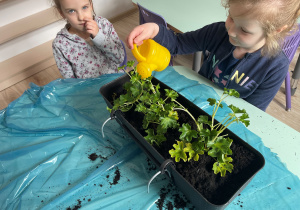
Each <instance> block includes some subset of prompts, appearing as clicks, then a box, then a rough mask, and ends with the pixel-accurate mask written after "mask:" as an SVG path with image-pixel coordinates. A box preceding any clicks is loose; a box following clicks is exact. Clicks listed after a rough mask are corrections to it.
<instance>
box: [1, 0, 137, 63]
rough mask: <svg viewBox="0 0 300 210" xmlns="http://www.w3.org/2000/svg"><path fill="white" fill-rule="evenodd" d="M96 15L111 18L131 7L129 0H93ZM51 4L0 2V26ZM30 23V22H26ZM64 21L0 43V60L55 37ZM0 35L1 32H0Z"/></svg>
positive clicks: (42, 0)
mask: <svg viewBox="0 0 300 210" xmlns="http://www.w3.org/2000/svg"><path fill="white" fill-rule="evenodd" d="M93 2H94V9H95V12H96V14H97V15H100V16H103V17H106V18H108V19H109V18H112V17H115V16H117V15H119V14H122V13H124V12H126V11H128V10H130V9H132V8H133V4H132V1H131V0H93ZM51 6H52V1H51V0H8V1H4V2H2V3H0V27H1V26H5V25H7V24H9V23H12V22H14V21H17V20H19V19H22V18H24V17H27V16H29V15H32V14H35V13H37V12H40V11H42V10H45V9H47V8H50V7H51ZM28 24H30V23H28ZM64 25H65V22H64V21H63V20H62V21H58V22H56V23H53V24H50V25H48V26H45V27H43V28H40V29H37V30H35V31H34V32H31V33H28V34H25V35H23V36H20V37H18V38H16V39H14V40H11V41H8V42H6V43H4V44H1V45H0V62H2V61H4V60H7V59H9V58H11V57H13V56H15V55H18V54H20V53H22V52H25V51H27V50H29V49H31V48H34V47H36V46H38V45H40V44H43V43H45V42H47V41H49V40H52V39H54V38H55V35H56V33H57V32H58V31H59V30H60V29H61V28H62V27H64ZM0 36H1V34H0Z"/></svg>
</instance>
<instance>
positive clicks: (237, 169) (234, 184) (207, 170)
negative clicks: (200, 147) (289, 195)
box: [123, 108, 257, 205]
mask: <svg viewBox="0 0 300 210" xmlns="http://www.w3.org/2000/svg"><path fill="white" fill-rule="evenodd" d="M123 114H124V117H125V118H126V120H127V121H128V122H129V123H130V124H131V125H132V126H133V127H134V128H135V129H136V130H137V131H138V132H139V133H140V134H141V135H142V136H146V135H147V134H146V133H145V132H144V130H143V128H142V121H143V117H144V115H143V114H141V113H138V112H135V111H134V108H132V109H131V110H130V111H128V112H125V113H123ZM179 119H180V124H181V123H183V122H184V123H189V124H190V125H194V123H193V121H191V120H190V118H189V116H188V115H187V114H185V112H179ZM194 126H195V125H194ZM179 136H180V132H179V131H178V130H174V129H173V130H168V132H167V134H166V138H167V141H165V142H163V143H162V145H161V146H160V147H157V146H154V145H153V146H154V148H155V149H156V150H157V151H158V152H159V153H160V154H161V155H162V156H163V157H164V158H165V159H172V158H171V157H170V154H169V150H170V149H173V144H174V143H175V140H179ZM233 140H234V139H233ZM231 150H232V153H233V154H232V156H231V157H232V158H233V162H232V164H233V165H234V169H233V171H232V173H229V172H227V173H226V176H225V177H221V176H220V175H219V174H217V175H216V174H214V172H213V170H212V167H213V163H214V159H213V158H212V157H210V156H208V155H201V156H200V158H199V161H190V162H183V161H180V162H178V163H176V162H175V160H174V159H173V162H174V163H175V164H176V170H177V171H178V172H179V173H180V174H181V175H182V176H183V177H184V178H185V179H186V180H187V181H188V182H189V183H190V184H191V185H192V186H193V187H194V188H195V189H196V190H197V191H198V192H200V194H201V195H203V197H204V198H206V199H207V200H208V201H209V202H211V203H213V204H215V205H223V204H225V203H226V202H228V200H230V198H231V197H232V196H233V195H234V194H235V192H236V191H237V190H238V189H239V188H241V186H242V185H243V184H244V183H245V182H246V181H247V180H248V179H249V178H250V177H249V176H248V175H247V174H249V172H250V174H252V173H251V171H253V170H254V171H255V170H257V165H256V164H255V162H256V160H255V155H254V154H253V153H252V152H251V151H250V150H248V149H247V148H245V147H244V146H242V145H239V144H237V143H236V142H234V141H233V143H232V145H231Z"/></svg>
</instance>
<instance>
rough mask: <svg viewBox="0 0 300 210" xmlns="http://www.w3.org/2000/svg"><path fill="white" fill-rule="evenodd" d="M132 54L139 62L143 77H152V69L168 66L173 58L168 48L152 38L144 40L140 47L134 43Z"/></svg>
mask: <svg viewBox="0 0 300 210" xmlns="http://www.w3.org/2000/svg"><path fill="white" fill-rule="evenodd" d="M132 54H133V55H134V57H135V58H136V59H137V61H138V62H139V63H138V64H137V66H136V68H137V72H138V73H139V74H140V75H141V77H142V79H145V78H148V77H150V76H151V74H152V71H162V70H164V69H165V68H167V66H168V65H169V63H170V59H171V55H170V52H169V51H168V49H167V48H165V47H163V46H161V45H160V44H158V43H156V42H155V41H154V40H152V39H147V40H144V42H143V44H142V45H140V46H139V47H137V46H136V44H134V45H133V49H132Z"/></svg>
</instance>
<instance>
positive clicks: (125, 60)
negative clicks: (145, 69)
mask: <svg viewBox="0 0 300 210" xmlns="http://www.w3.org/2000/svg"><path fill="white" fill-rule="evenodd" d="M120 41H121V43H122V46H123V49H124V53H125V56H124V60H123V62H122V63H121V64H120V67H121V66H124V65H125V66H126V64H127V53H126V48H125V45H124V42H123V41H122V40H120ZM125 69H126V67H125Z"/></svg>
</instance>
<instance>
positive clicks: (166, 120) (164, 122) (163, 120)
mask: <svg viewBox="0 0 300 210" xmlns="http://www.w3.org/2000/svg"><path fill="white" fill-rule="evenodd" d="M159 121H160V125H161V126H162V127H163V128H166V129H167V128H176V127H178V123H177V120H176V119H175V118H173V117H160V118H159Z"/></svg>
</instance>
